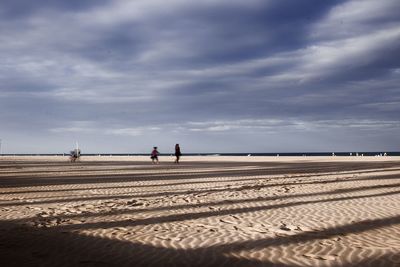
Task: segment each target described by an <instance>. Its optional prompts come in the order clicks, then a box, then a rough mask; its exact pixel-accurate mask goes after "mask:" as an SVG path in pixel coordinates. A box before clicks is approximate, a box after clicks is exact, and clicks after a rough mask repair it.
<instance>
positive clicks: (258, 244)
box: [0, 156, 400, 267]
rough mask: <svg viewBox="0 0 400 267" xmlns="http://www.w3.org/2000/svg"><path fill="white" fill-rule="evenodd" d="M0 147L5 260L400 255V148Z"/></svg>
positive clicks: (118, 262) (256, 262)
mask: <svg viewBox="0 0 400 267" xmlns="http://www.w3.org/2000/svg"><path fill="white" fill-rule="evenodd" d="M173 161H174V157H172V156H161V157H160V164H158V165H153V164H151V160H150V158H149V157H147V156H130V157H128V156H126V157H123V156H120V157H117V156H109V157H108V156H101V157H97V156H92V157H85V156H83V157H82V158H81V160H80V161H79V162H76V163H70V162H69V161H68V157H64V156H43V157H42V156H40V157H39V156H37V157H35V156H25V157H23V156H3V157H0V211H1V213H0V259H1V261H0V262H1V266H4V267H6V266H374V267H375V266H385V267H386V266H400V157H355V156H353V157H350V156H349V157H228V156H224V157H222V156H220V157H218V156H192V157H185V156H183V157H182V159H181V161H182V162H181V164H174V163H173Z"/></svg>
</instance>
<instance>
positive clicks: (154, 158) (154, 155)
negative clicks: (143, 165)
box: [150, 146, 160, 164]
mask: <svg viewBox="0 0 400 267" xmlns="http://www.w3.org/2000/svg"><path fill="white" fill-rule="evenodd" d="M159 154H160V153H159V152H158V150H157V147H156V146H155V147H153V151H151V155H150V158H151V161H152V163H153V164H156V163H157V164H158V163H159V162H158V155H159Z"/></svg>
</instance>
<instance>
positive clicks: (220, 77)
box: [0, 0, 400, 153]
mask: <svg viewBox="0 0 400 267" xmlns="http://www.w3.org/2000/svg"><path fill="white" fill-rule="evenodd" d="M399 114H400V1H398V0H379V1H376V0H348V1H339V0H331V1H321V0H296V1H294V0H279V1H278V0H246V1H243V0H202V1H190V0H169V1H164V0H134V1H131V0H68V1H67V0H63V1H61V0H53V1H51V0H43V1H31V0H1V1H0V139H1V151H0V152H1V153H64V152H65V153H67V152H69V151H70V150H71V149H73V148H74V146H75V142H76V141H77V142H79V146H80V147H81V149H82V152H83V153H150V151H151V149H152V147H153V146H158V147H159V151H160V152H162V153H170V152H172V151H173V150H174V146H175V144H176V143H179V144H180V145H181V149H182V152H183V153H185V152H186V153H196V152H199V153H200V152H202V153H207V152H220V153H224V152H253V153H255V152H282V153H283V152H321V151H400V115H399Z"/></svg>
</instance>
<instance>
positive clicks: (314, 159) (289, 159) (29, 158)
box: [0, 155, 400, 163]
mask: <svg viewBox="0 0 400 267" xmlns="http://www.w3.org/2000/svg"><path fill="white" fill-rule="evenodd" d="M174 159H175V156H166V155H161V156H159V160H160V163H162V162H169V161H174ZM7 160H14V161H69V156H68V155H65V156H61V155H60V156H58V155H54V156H41V155H38V156H19V155H16V156H10V155H7V156H1V155H0V161H7ZM79 161H81V162H91V161H110V162H113V161H140V162H151V160H150V155H149V156H113V155H109V156H103V155H102V156H84V155H83V156H81V158H80V159H79ZM180 161H181V162H182V163H183V162H321V161H322V162H358V161H359V162H369V161H372V162H382V161H400V157H399V156H185V155H183V156H182V157H181V160H180Z"/></svg>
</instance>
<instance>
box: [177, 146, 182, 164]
mask: <svg viewBox="0 0 400 267" xmlns="http://www.w3.org/2000/svg"><path fill="white" fill-rule="evenodd" d="M181 156H182V153H181V148H180V147H179V144H176V145H175V157H176V159H175V163H176V164H179V159H180V158H181Z"/></svg>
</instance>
